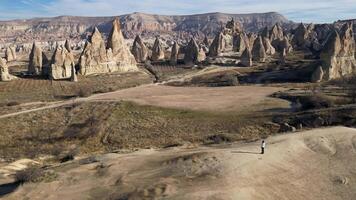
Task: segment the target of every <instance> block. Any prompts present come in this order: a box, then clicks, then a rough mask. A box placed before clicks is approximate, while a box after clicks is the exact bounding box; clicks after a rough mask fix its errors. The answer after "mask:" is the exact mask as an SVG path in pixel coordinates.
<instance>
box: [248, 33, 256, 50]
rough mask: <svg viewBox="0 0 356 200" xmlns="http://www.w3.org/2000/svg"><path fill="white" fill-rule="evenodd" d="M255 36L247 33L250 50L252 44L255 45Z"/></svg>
mask: <svg viewBox="0 0 356 200" xmlns="http://www.w3.org/2000/svg"><path fill="white" fill-rule="evenodd" d="M257 37H258V36H257V35H256V34H254V33H249V34H248V42H249V43H248V46H249V47H250V49H251V48H252V47H253V44H254V43H255V40H256V39H257Z"/></svg>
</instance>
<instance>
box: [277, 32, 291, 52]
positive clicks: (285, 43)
mask: <svg viewBox="0 0 356 200" xmlns="http://www.w3.org/2000/svg"><path fill="white" fill-rule="evenodd" d="M274 46H275V48H276V51H278V52H283V50H284V49H286V53H287V54H288V53H290V52H292V50H293V47H292V45H291V44H290V42H289V39H288V37H287V36H285V37H284V38H283V39H281V40H278V41H277V40H275V43H274Z"/></svg>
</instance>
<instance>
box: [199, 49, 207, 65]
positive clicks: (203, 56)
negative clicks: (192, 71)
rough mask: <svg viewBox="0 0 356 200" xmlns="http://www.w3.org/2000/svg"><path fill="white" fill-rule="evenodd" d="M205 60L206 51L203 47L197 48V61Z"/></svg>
mask: <svg viewBox="0 0 356 200" xmlns="http://www.w3.org/2000/svg"><path fill="white" fill-rule="evenodd" d="M205 60H206V53H205V51H204V49H203V48H199V52H198V58H197V62H198V63H200V62H203V61H205Z"/></svg>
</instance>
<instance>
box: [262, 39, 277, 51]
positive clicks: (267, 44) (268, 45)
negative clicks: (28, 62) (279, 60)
mask: <svg viewBox="0 0 356 200" xmlns="http://www.w3.org/2000/svg"><path fill="white" fill-rule="evenodd" d="M263 46H264V47H265V50H266V54H267V55H274V54H275V53H276V49H275V48H274V47H273V46H272V44H271V41H270V40H269V39H268V38H266V37H264V38H263Z"/></svg>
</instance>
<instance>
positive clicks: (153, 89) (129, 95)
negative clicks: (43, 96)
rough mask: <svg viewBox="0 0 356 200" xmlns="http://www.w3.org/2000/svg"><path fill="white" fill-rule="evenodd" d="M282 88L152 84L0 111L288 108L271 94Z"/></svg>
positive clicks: (17, 113) (283, 101)
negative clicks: (107, 106) (111, 106)
mask: <svg viewBox="0 0 356 200" xmlns="http://www.w3.org/2000/svg"><path fill="white" fill-rule="evenodd" d="M283 90H285V89H284V88H279V87H263V86H237V87H216V88H211V87H171V86H163V85H153V84H149V85H143V86H138V87H134V88H129V89H123V90H118V91H115V92H109V93H103V94H96V95H93V96H90V97H86V98H77V99H71V100H66V101H58V102H50V103H48V105H45V106H42V107H37V108H34V109H27V110H22V111H19V112H13V113H7V114H3V115H0V119H2V118H8V117H12V116H16V115H21V114H25V113H30V112H36V111H40V110H46V109H52V108H57V107H61V106H66V105H71V104H74V103H79V102H88V101H92V102H96V101H133V102H136V103H138V104H142V105H152V106H160V107H167V108H179V109H190V110H202V111H215V112H217V111H222V112H226V111H231V112H247V111H248V112H251V111H263V110H268V109H283V108H289V102H288V101H285V100H282V99H277V98H271V97H269V95H271V94H273V93H275V92H277V91H283Z"/></svg>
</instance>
